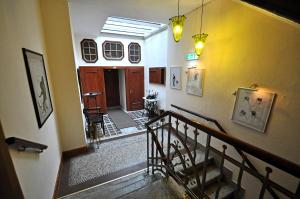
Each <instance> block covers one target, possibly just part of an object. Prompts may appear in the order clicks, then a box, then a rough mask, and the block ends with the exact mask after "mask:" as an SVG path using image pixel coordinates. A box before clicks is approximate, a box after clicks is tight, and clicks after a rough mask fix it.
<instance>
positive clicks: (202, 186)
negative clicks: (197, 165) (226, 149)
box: [201, 135, 211, 198]
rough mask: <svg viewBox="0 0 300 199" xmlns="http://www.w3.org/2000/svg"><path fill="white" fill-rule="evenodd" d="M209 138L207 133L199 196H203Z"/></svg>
mask: <svg viewBox="0 0 300 199" xmlns="http://www.w3.org/2000/svg"><path fill="white" fill-rule="evenodd" d="M210 140H211V136H210V135H207V138H206V146H205V158H204V165H203V170H202V183H201V184H202V185H201V198H204V189H205V181H206V172H207V165H208V164H207V163H208V156H209V147H210Z"/></svg>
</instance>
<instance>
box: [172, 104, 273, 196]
mask: <svg viewBox="0 0 300 199" xmlns="http://www.w3.org/2000/svg"><path fill="white" fill-rule="evenodd" d="M171 107H174V108H176V109H178V110H181V111H184V112H187V113H189V114H191V115H194V116H197V117H199V118H202V119H204V120H206V121H209V122H212V123H214V124H215V125H216V126H217V127H218V129H219V130H220V131H221V132H223V133H225V134H227V132H226V131H225V129H224V128H223V127H222V126H221V124H220V123H219V122H218V121H217V120H216V119H212V118H210V117H207V116H204V115H202V114H199V113H196V112H194V111H190V110H187V109H185V108H182V107H179V106H176V105H174V104H171ZM234 149H235V150H236V151H237V152H238V154H240V156H241V157H242V158H243V159H244V160H245V162H246V164H247V165H248V166H249V167H250V168H251V169H253V170H254V171H256V172H258V170H257V169H256V167H255V166H254V165H253V164H252V162H251V161H250V160H249V159H248V157H247V156H246V155H245V154H244V153H243V152H242V151H241V150H239V149H238V148H236V147H234ZM267 189H268V191H269V192H270V193H271V195H272V196H273V198H274V199H279V197H278V195H277V194H276V193H275V192H274V191H273V189H272V188H271V187H267Z"/></svg>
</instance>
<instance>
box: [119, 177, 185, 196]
mask: <svg viewBox="0 0 300 199" xmlns="http://www.w3.org/2000/svg"><path fill="white" fill-rule="evenodd" d="M141 198H145V199H161V198H163V199H179V197H178V196H177V194H176V193H175V192H174V191H173V190H172V189H171V188H170V187H169V185H168V184H167V182H166V180H165V179H160V180H158V181H155V182H153V183H151V184H149V185H148V186H146V187H144V188H142V189H140V190H138V191H136V192H132V193H131V194H128V195H127V196H123V197H120V199H141Z"/></svg>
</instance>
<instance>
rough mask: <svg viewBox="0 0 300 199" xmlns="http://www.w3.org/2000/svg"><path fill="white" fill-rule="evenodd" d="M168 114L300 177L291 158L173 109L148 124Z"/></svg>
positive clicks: (298, 168) (298, 169)
mask: <svg viewBox="0 0 300 199" xmlns="http://www.w3.org/2000/svg"><path fill="white" fill-rule="evenodd" d="M167 115H171V116H172V117H175V118H178V119H180V120H181V121H183V122H185V123H186V124H188V125H191V126H193V127H195V128H197V129H199V130H201V131H203V132H205V133H206V134H208V135H211V136H213V137H215V138H218V139H219V140H221V141H223V142H226V143H228V144H230V145H232V146H233V147H235V148H237V149H239V150H242V151H244V152H246V153H248V154H250V155H252V156H254V157H256V158H258V159H260V160H262V161H264V162H266V163H268V164H270V165H273V166H274V167H276V168H278V169H280V170H282V171H285V172H287V173H289V174H291V175H293V176H295V177H297V178H300V166H299V165H298V164H295V163H293V162H291V161H289V160H286V159H284V158H282V157H279V156H277V155H275V154H272V153H270V152H268V151H265V150H263V149H260V148H258V147H256V146H254V145H251V144H248V143H246V142H244V141H242V140H240V139H237V138H235V137H232V136H230V135H227V134H224V133H223V132H221V131H219V130H215V129H212V128H210V127H207V126H204V125H202V124H201V123H199V122H197V121H193V120H190V119H188V118H186V117H184V116H182V115H180V114H178V113H175V112H173V111H166V112H165V113H163V114H162V115H160V116H158V117H156V118H155V119H153V120H151V121H150V122H148V123H147V124H146V125H150V124H151V123H153V122H156V121H158V120H160V119H162V118H163V117H165V116H167Z"/></svg>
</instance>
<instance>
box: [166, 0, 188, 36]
mask: <svg viewBox="0 0 300 199" xmlns="http://www.w3.org/2000/svg"><path fill="white" fill-rule="evenodd" d="M185 20H186V17H185V16H184V15H179V0H178V7H177V16H174V17H172V18H170V21H171V23H172V30H173V37H174V40H175V41H176V42H178V41H179V40H180V39H181V36H182V32H183V24H184V21H185Z"/></svg>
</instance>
